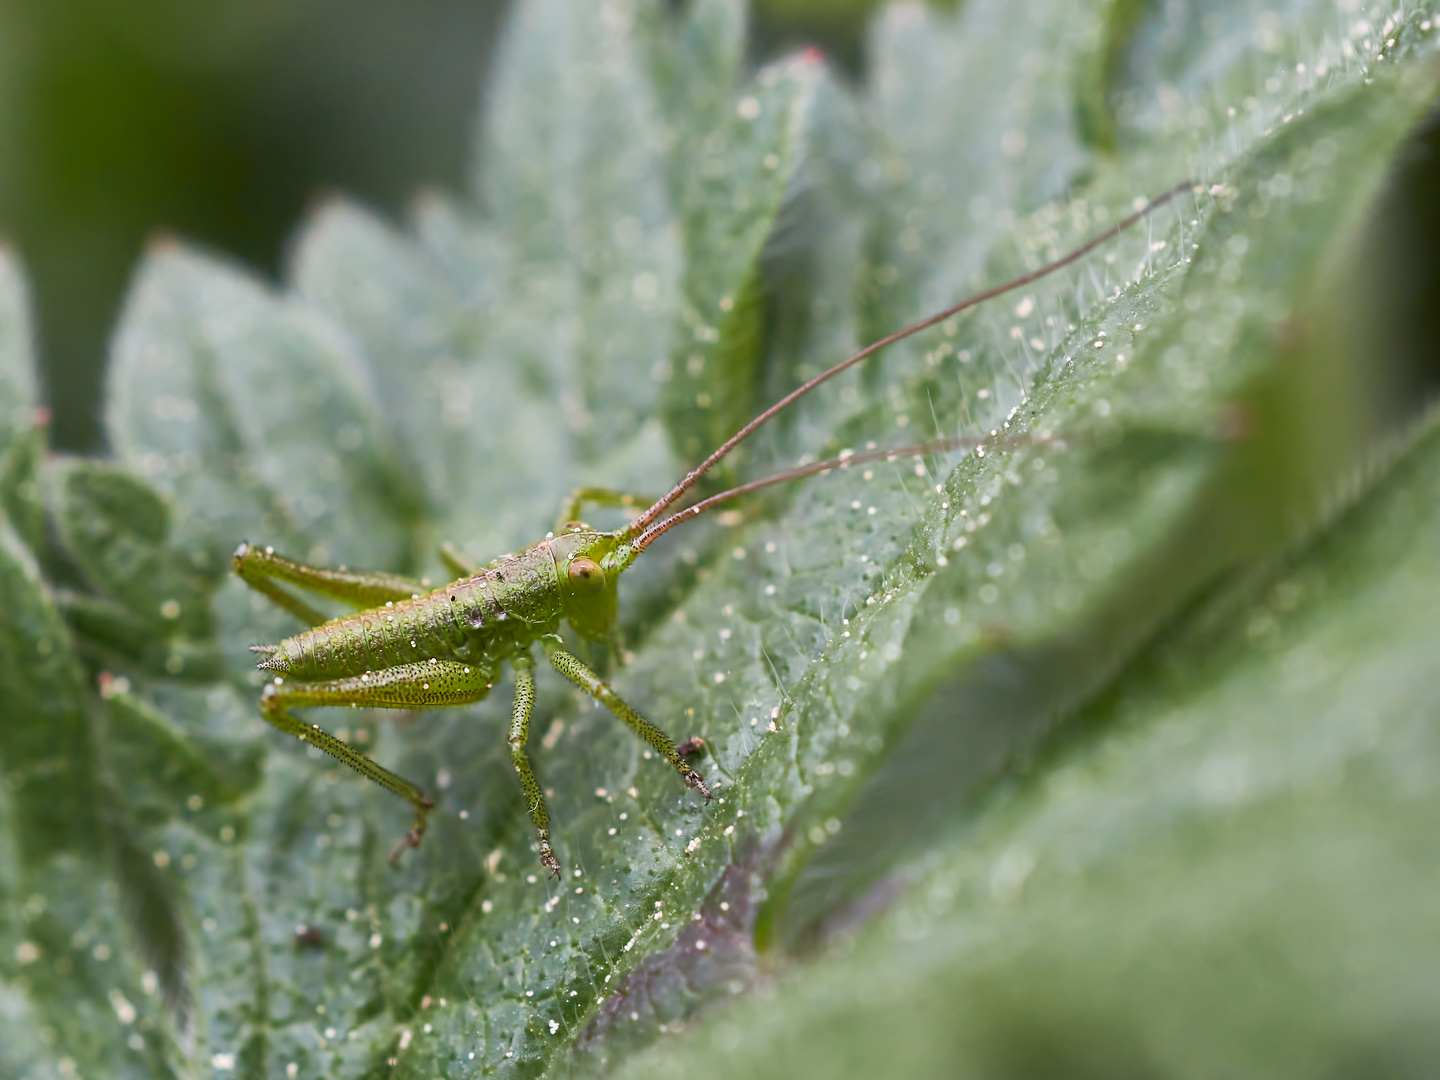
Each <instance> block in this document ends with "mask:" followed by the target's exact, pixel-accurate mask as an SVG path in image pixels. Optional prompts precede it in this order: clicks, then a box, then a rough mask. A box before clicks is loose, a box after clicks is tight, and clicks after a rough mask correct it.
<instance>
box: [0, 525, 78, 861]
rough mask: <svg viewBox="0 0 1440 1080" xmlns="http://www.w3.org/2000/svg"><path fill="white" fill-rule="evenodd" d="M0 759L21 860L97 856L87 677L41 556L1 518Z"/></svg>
mask: <svg viewBox="0 0 1440 1080" xmlns="http://www.w3.org/2000/svg"><path fill="white" fill-rule="evenodd" d="M0 611H3V612H4V613H5V617H4V619H3V621H0V700H3V701H4V702H5V703H6V707H5V715H4V721H3V723H0V763H3V766H4V769H5V780H6V790H7V793H8V799H9V802H10V804H11V808H10V813H11V815H12V827H13V828H14V830H15V836H16V839H17V841H18V844H19V853H20V857H21V859H22V861H23V862H24V863H26V864H30V865H33V864H35V863H38V862H40V861H43V860H44V859H46V858H47V857H49V856H51V855H53V854H55V853H57V852H63V851H86V850H91V849H92V848H93V846H94V844H95V839H96V838H95V834H94V829H95V822H96V820H97V817H98V813H99V810H98V807H97V805H96V788H95V765H94V749H93V747H92V745H91V737H90V721H89V717H88V715H87V703H86V699H85V688H84V681H83V680H84V676H83V674H82V672H81V669H80V664H79V662H78V661H77V660H76V658H75V655H74V653H73V651H72V649H71V644H70V635H69V632H68V630H67V629H66V626H65V624H64V622H63V621H62V620H61V618H60V615H59V613H58V612H57V611H56V610H55V605H54V602H53V601H52V599H51V597H50V595H49V591H48V590H47V589H46V588H45V585H44V583H43V582H42V581H41V579H40V571H39V568H38V567H37V566H36V565H35V560H34V556H32V555H31V554H30V552H29V550H28V549H27V548H26V547H25V546H24V545H23V544H22V543H21V542H20V539H19V538H18V537H17V536H16V535H15V533H14V532H13V531H12V530H11V529H10V528H9V527H8V526H7V525H6V524H5V523H4V521H3V519H0Z"/></svg>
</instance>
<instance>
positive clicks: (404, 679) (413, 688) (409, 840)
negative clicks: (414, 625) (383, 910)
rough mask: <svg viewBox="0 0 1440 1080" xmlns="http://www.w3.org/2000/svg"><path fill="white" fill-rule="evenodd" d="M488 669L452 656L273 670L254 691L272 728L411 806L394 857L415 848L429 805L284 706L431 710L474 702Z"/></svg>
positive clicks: (402, 783) (420, 795)
mask: <svg viewBox="0 0 1440 1080" xmlns="http://www.w3.org/2000/svg"><path fill="white" fill-rule="evenodd" d="M490 678H491V673H490V671H489V670H488V669H484V668H478V667H474V666H472V665H467V664H462V663H459V662H458V661H454V660H436V661H426V662H421V663H417V664H402V665H400V666H399V667H393V668H386V669H384V670H382V671H371V672H367V673H366V674H364V675H356V676H351V677H350V678H345V679H326V680H324V681H321V682H298V681H291V680H289V679H287V678H286V677H285V676H283V675H277V676H275V678H274V679H272V680H271V681H270V682H268V683H266V684H265V689H264V690H263V691H262V692H261V694H260V713H261V715H262V716H264V717H265V719H266V720H267V721H268V722H269V723H270V724H272V725H274V726H275V727H277V728H279V729H280V730H281V731H283V732H286V733H287V734H290V735H294V736H295V737H296V738H297V739H299V740H300V741H301V742H304V743H309V744H310V745H311V746H314V747H318V748H319V749H320V750H323V751H324V752H325V753H327V754H329V755H330V756H331V757H333V758H335V759H336V760H337V761H340V762H342V763H343V764H345V765H348V766H350V768H352V769H354V770H355V771H356V772H358V773H359V774H360V775H361V776H363V777H365V778H366V779H367V780H370V781H372V782H374V783H376V784H379V785H380V786H381V787H383V788H386V789H387V790H389V791H392V792H394V793H395V794H396V795H399V796H400V797H401V798H402V799H404V800H405V801H406V802H408V803H409V804H410V805H411V806H413V807H414V808H415V825H414V827H413V828H411V830H410V832H409V833H408V834H407V835H406V836H405V837H404V838H403V839H402V840H401V841H400V843H399V844H398V845H396V847H395V850H394V851H392V852H391V853H390V861H391V862H394V861H395V860H397V859H398V858H399V857H400V855H401V853H402V852H403V851H404V850H405V849H406V848H407V847H419V846H420V841H421V839H422V838H423V837H424V835H425V826H426V824H427V822H428V819H429V814H430V809H431V807H433V806H434V805H435V804H434V803H432V802H431V801H430V800H429V799H427V798H426V797H425V794H424V793H423V792H422V791H421V790H420V789H419V788H418V787H416V786H415V785H414V784H412V783H410V781H409V780H406V779H405V778H404V777H401V776H397V775H395V774H394V773H393V772H391V771H390V770H389V769H387V768H385V767H384V766H382V765H378V764H376V763H375V762H374V761H372V760H371V759H370V758H368V757H366V756H365V755H364V754H362V753H361V752H360V751H359V750H356V749H355V748H354V747H353V746H351V745H349V744H348V743H344V742H341V741H340V740H339V739H337V738H336V737H335V736H334V735H331V734H330V733H329V732H328V731H325V730H324V729H322V728H321V727H320V725H319V724H307V723H304V722H303V721H301V720H299V719H297V718H296V717H295V716H294V715H293V714H292V713H291V712H290V710H291V709H292V708H296V707H301V706H310V705H349V706H352V707H355V708H374V709H435V708H443V707H445V706H450V705H468V704H470V703H471V702H473V701H479V700H480V699H481V698H483V697H484V696H485V694H486V692H487V691H488V690H489V689H490V681H489V680H490Z"/></svg>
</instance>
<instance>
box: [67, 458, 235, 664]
mask: <svg viewBox="0 0 1440 1080" xmlns="http://www.w3.org/2000/svg"><path fill="white" fill-rule="evenodd" d="M53 487H54V488H55V495H54V498H53V503H54V506H55V521H56V525H57V532H58V533H59V537H60V540H61V542H62V544H63V546H64V549H65V551H66V554H67V555H68V556H69V557H70V558H72V559H73V560H74V561H75V563H76V564H77V565H78V566H79V568H80V569H81V571H82V572H83V573H84V575H85V576H86V578H87V579H88V581H89V583H90V584H91V585H92V586H93V587H94V588H95V589H97V590H98V591H99V592H100V594H101V596H100V597H93V596H89V595H77V594H73V593H72V594H68V595H66V596H64V597H62V602H63V604H64V607H65V610H66V615H67V617H68V618H69V619H70V621H71V623H72V624H73V625H74V626H75V627H76V628H77V629H78V630H79V631H80V632H81V633H82V635H84V636H86V637H87V639H88V641H90V642H93V643H96V644H99V645H101V646H102V656H103V653H104V652H105V651H106V650H115V651H116V652H118V654H119V655H121V656H125V657H127V658H129V659H130V660H132V661H134V662H135V663H137V664H139V665H140V666H141V667H142V668H143V669H145V670H148V671H150V672H151V673H152V674H154V675H157V676H162V677H163V676H165V675H169V676H181V675H183V676H185V677H186V678H188V679H192V680H195V679H213V678H215V677H217V676H218V675H219V674H221V671H222V668H221V666H220V662H219V656H218V654H217V653H216V651H215V650H214V648H213V646H212V644H211V643H210V641H209V639H210V638H211V637H212V635H213V634H214V625H213V621H212V619H211V614H210V592H211V590H212V589H213V586H214V578H215V577H216V576H217V574H218V572H219V571H220V569H221V568H220V566H214V565H210V566H206V565H204V564H205V563H206V561H207V560H206V559H205V557H204V556H203V555H202V554H197V555H196V556H187V555H184V554H182V553H180V552H178V551H176V550H175V549H173V548H172V547H171V546H170V544H169V540H170V508H169V506H168V505H167V504H166V503H165V501H164V500H163V499H161V497H160V496H159V495H158V494H156V493H155V491H154V490H153V489H151V488H150V487H149V486H148V485H146V484H145V483H143V482H142V481H140V480H139V479H137V478H136V477H134V476H132V475H130V474H129V473H127V472H125V471H123V470H121V469H116V468H114V467H112V466H108V465H100V464H97V463H92V462H79V461H75V462H67V463H62V464H59V465H57V466H56V468H55V476H54V479H53ZM197 561H198V562H200V563H201V565H202V566H203V570H202V569H201V568H200V567H197V565H196V563H197ZM222 565H223V564H222Z"/></svg>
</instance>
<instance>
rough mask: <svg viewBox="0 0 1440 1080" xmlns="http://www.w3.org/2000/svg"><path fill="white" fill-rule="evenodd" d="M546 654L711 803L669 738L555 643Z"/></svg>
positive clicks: (698, 778) (700, 780) (700, 779)
mask: <svg viewBox="0 0 1440 1080" xmlns="http://www.w3.org/2000/svg"><path fill="white" fill-rule="evenodd" d="M545 652H546V654H547V655H549V657H550V663H552V664H554V665H555V670H556V671H558V672H560V674H561V675H564V676H565V677H566V678H567V679H569V680H570V681H571V682H573V683H574V684H575V685H576V686H579V687H580V688H581V689H583V690H585V691H586V692H588V693H589V694H590V695H591V696H592V697H594V698H595V700H596V701H598V702H600V703H601V704H602V705H604V706H605V707H606V708H607V709H609V710H610V711H611V712H612V713H614V714H615V715H616V716H618V717H619V718H620V719H621V720H623V721H624V722H625V723H626V724H628V725H629V726H630V729H631V730H632V731H634V732H635V734H636V735H639V736H640V737H641V738H642V739H644V740H645V741H646V742H647V743H649V744H650V745H651V746H653V747H654V748H655V749H656V751H657V752H658V753H659V754H660V756H661V757H662V758H664V759H665V760H666V761H668V762H669V763H670V764H671V765H672V766H673V767H674V768H675V769H676V770H677V771H678V772H679V773H680V775H681V776H682V777H683V778H684V780H685V785H686V786H687V787H692V788H696V789H698V790H699V792H700V794H701V795H704V796H705V801H706V802H707V803H708V802H709V801H710V789H709V788H708V787H706V786H705V779H704V777H702V776H701V775H700V774H699V773H698V772H696V771H695V770H694V769H692V768H691V767H690V766H689V765H687V764H686V763H685V759H684V758H683V757H681V756H680V752H679V751H678V750H676V749H675V744H674V743H673V742H671V741H670V736H669V735H666V734H665V732H663V731H661V730H660V729H659V728H658V727H656V726H655V725H654V724H652V723H651V722H650V721H649V720H646V719H645V717H643V716H641V715H640V714H639V713H638V712H636V711H635V710H634V709H632V708H631V707H630V706H629V705H628V704H626V702H625V701H624V699H622V698H621V697H620V695H619V694H617V693H615V691H614V690H612V689H610V686H609V684H608V683H606V682H605V680H604V679H602V678H600V676H599V675H596V674H595V673H594V672H593V671H591V670H590V669H589V668H588V667H586V666H585V665H584V664H582V663H581V662H580V661H579V660H577V659H575V657H573V656H571V655H570V654H569V653H567V652H566V651H565V650H564V649H562V648H561V647H560V646H559V644H558V643H556V642H554V641H550V640H547V641H546V642H545Z"/></svg>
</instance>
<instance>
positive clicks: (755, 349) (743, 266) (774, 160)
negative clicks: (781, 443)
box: [660, 57, 823, 472]
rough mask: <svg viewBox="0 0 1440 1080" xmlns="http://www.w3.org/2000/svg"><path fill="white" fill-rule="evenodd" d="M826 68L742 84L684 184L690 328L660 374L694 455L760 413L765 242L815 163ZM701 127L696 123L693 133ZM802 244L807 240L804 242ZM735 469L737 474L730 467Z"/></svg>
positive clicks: (777, 72)
mask: <svg viewBox="0 0 1440 1080" xmlns="http://www.w3.org/2000/svg"><path fill="white" fill-rule="evenodd" d="M822 80H823V68H822V66H821V64H820V63H819V62H818V61H817V60H814V59H811V58H808V57H799V58H796V59H792V60H787V61H783V62H780V63H777V64H775V65H772V66H771V67H768V68H766V69H765V70H763V71H761V72H760V73H759V74H758V75H757V76H756V78H755V79H754V81H753V82H752V83H751V84H750V85H748V86H745V87H743V88H741V89H740V90H739V92H738V93H737V95H736V97H735V99H734V101H733V103H732V105H731V108H730V109H728V110H726V111H725V112H723V113H722V114H721V115H720V117H718V118H715V117H711V116H697V117H695V118H694V121H692V123H693V122H695V121H701V120H711V121H712V122H713V121H714V120H717V119H718V123H715V124H714V126H713V127H711V128H709V129H708V130H707V129H703V128H702V129H700V130H701V131H704V132H705V133H704V135H703V137H700V132H698V131H695V132H693V133H692V135H691V139H690V141H689V142H688V143H687V144H686V145H684V146H682V147H681V148H680V149H681V151H682V152H683V153H684V154H685V155H686V156H685V158H684V159H683V172H682V173H681V176H680V179H679V180H678V182H677V183H676V185H675V186H676V187H677V188H678V191H677V193H676V200H677V204H678V206H679V217H680V228H681V231H682V235H683V236H684V238H685V276H684V281H683V284H682V289H683V303H682V308H681V312H680V326H679V328H678V331H677V334H676V339H675V344H674V345H673V347H672V348H671V351H670V357H669V359H668V361H667V362H666V364H665V365H664V369H663V371H662V372H661V375H662V376H663V377H664V379H665V381H666V382H665V390H664V392H663V394H662V397H661V402H660V408H661V412H662V414H663V415H664V417H665V423H666V426H667V427H668V429H669V431H670V433H671V441H672V443H673V444H674V445H675V448H676V450H677V451H678V452H679V454H680V455H681V456H682V457H683V458H685V459H687V460H689V461H690V462H692V463H693V462H696V461H698V460H699V459H700V458H701V457H703V456H705V454H708V453H709V452H710V451H711V450H713V449H715V447H716V446H718V445H719V444H720V443H722V442H724V441H725V439H726V438H728V437H729V436H730V435H731V434H733V433H734V432H735V430H736V429H737V428H739V427H741V426H742V425H743V424H744V423H745V421H747V420H748V419H750V417H751V416H753V415H754V413H755V411H756V409H755V400H756V394H755V390H756V384H757V381H758V380H759V376H760V374H761V370H762V369H761V366H760V365H761V359H762V357H763V355H764V349H765V336H764V331H765V325H764V323H765V284H766V283H765V280H764V278H765V266H764V263H763V257H764V254H765V251H766V247H767V244H769V243H771V242H778V243H784V242H786V240H789V241H791V242H797V238H794V237H779V238H777V237H776V229H777V222H778V219H779V218H780V217H781V214H782V211H783V210H784V209H785V204H786V199H787V195H788V197H789V198H790V199H792V200H793V199H794V198H795V197H796V192H795V191H794V189H793V185H795V184H796V183H797V178H798V174H799V172H800V170H801V169H802V167H803V166H804V165H805V164H806V155H807V151H809V150H810V147H809V146H807V141H808V139H809V137H810V134H811V133H810V131H809V130H808V129H809V128H810V127H811V126H812V124H813V118H812V115H811V114H812V112H813V111H814V108H815V97H816V95H817V94H819V93H820V92H821V82H822ZM692 131H693V129H692ZM798 242H800V243H803V242H804V240H803V239H798ZM727 472H733V470H728V469H727Z"/></svg>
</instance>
